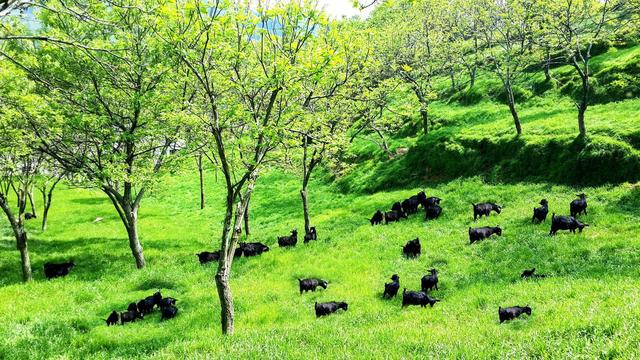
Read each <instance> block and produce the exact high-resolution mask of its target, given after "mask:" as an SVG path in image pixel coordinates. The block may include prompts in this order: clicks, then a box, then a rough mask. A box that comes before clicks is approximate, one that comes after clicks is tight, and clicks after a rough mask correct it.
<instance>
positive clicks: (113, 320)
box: [104, 310, 120, 326]
mask: <svg viewBox="0 0 640 360" xmlns="http://www.w3.org/2000/svg"><path fill="white" fill-rule="evenodd" d="M104 321H106V322H107V326H111V325H116V324H118V321H120V315H118V312H117V311H115V310H114V311H112V312H111V315H109V317H108V318H106V319H105V320H104Z"/></svg>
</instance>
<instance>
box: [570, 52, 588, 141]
mask: <svg viewBox="0 0 640 360" xmlns="http://www.w3.org/2000/svg"><path fill="white" fill-rule="evenodd" d="M589 58H590V56H589V54H587V55H586V56H585V57H583V60H582V66H580V64H579V63H578V59H576V57H575V56H574V57H573V59H572V60H573V64H572V65H573V67H574V68H575V69H576V71H577V72H578V74H579V75H580V79H581V80H582V91H581V94H580V99H579V100H578V101H576V107H577V108H578V130H579V132H580V136H581V137H585V136H586V135H587V127H586V125H585V122H584V115H585V113H586V112H587V108H588V107H589V92H590V91H591V85H590V83H589V76H590V74H589Z"/></svg>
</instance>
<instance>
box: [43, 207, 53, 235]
mask: <svg viewBox="0 0 640 360" xmlns="http://www.w3.org/2000/svg"><path fill="white" fill-rule="evenodd" d="M49 201H51V200H49ZM50 206H51V202H49V203H46V204H45V205H44V208H43V209H42V227H41V230H42V232H45V231H47V220H48V218H49V207H50Z"/></svg>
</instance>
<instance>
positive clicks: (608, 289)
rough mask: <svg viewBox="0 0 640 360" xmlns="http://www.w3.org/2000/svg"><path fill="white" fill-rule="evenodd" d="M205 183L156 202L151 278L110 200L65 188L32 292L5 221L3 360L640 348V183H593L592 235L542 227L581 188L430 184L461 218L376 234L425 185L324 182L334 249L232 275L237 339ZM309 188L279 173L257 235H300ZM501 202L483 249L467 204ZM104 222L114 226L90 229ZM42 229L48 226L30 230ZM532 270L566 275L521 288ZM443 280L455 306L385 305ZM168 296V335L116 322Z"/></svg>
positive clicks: (146, 222)
mask: <svg viewBox="0 0 640 360" xmlns="http://www.w3.org/2000/svg"><path fill="white" fill-rule="evenodd" d="M196 181H197V180H196V178H195V176H181V177H167V178H165V179H164V180H163V181H162V183H161V186H160V188H159V190H158V191H157V192H156V193H154V194H153V197H152V198H149V199H147V200H146V201H145V202H144V203H143V207H142V210H141V212H142V214H141V220H140V225H141V237H142V241H143V245H144V246H145V254H146V256H147V260H148V264H149V266H148V268H146V269H144V270H141V271H138V270H135V269H134V266H133V260H132V258H131V256H130V253H129V251H128V247H127V244H126V240H125V238H126V236H125V233H124V231H123V230H122V228H121V226H120V224H119V220H118V219H117V218H116V215H115V213H114V212H113V211H112V209H111V206H110V205H109V203H108V201H107V200H106V199H105V198H104V196H101V195H100V194H99V193H96V192H91V191H84V190H83V191H80V190H61V191H60V192H58V193H57V198H56V199H55V204H54V208H53V210H52V215H51V224H50V225H51V226H50V231H49V232H47V233H46V234H38V232H37V230H35V229H32V230H33V231H32V242H31V252H32V259H33V265H34V268H35V269H37V270H36V274H35V278H36V280H35V281H34V282H32V283H30V284H27V285H23V284H20V283H19V263H18V261H19V256H18V253H17V251H16V250H15V246H14V242H13V240H12V239H11V237H10V236H9V230H8V228H7V226H6V224H5V222H4V221H3V222H0V226H1V228H0V229H1V231H2V232H1V234H2V236H3V237H2V238H1V241H0V271H1V274H2V276H1V277H0V314H2V316H0V358H6V359H22V358H51V357H53V358H87V357H91V358H109V359H113V358H142V357H147V356H151V357H153V358H176V357H178V358H181V357H200V358H202V357H211V358H221V357H228V356H230V355H228V354H230V353H234V354H236V355H235V356H234V357H242V358H256V357H292V358H302V357H305V358H308V357H312V358H325V357H328V358H345V357H353V358H374V357H377V358H380V357H386V358H399V357H410V358H412V357H415V358H425V357H428V356H434V357H435V356H437V357H445V356H464V357H467V358H476V357H503V358H507V357H508V358H513V357H523V356H534V357H576V356H578V355H581V356H584V357H589V358H592V357H600V356H601V357H611V356H622V357H629V358H630V357H634V356H637V355H638V354H637V349H638V348H639V346H640V344H639V341H638V339H640V328H639V327H638V318H639V316H640V302H639V300H638V299H640V291H639V290H638V289H639V286H640V280H638V275H639V273H640V270H638V268H637V264H638V263H639V261H640V253H639V252H638V251H637V249H638V248H639V247H640V238H638V236H637V233H638V221H639V220H640V211H638V209H639V207H640V188H638V186H637V185H635V186H633V185H620V186H615V187H613V186H611V187H598V188H585V189H580V190H584V191H585V192H586V193H588V194H589V195H590V199H589V200H590V208H589V211H590V212H589V215H588V216H585V217H584V220H585V221H586V222H588V223H590V224H591V227H590V228H588V229H587V230H586V231H585V232H584V233H583V234H581V235H575V236H574V235H570V234H561V235H559V236H557V237H555V238H551V237H549V236H547V232H548V229H549V224H548V223H547V224H545V225H542V226H534V225H530V224H529V222H528V220H529V216H530V213H531V208H532V207H533V206H534V205H535V203H536V202H537V201H538V200H539V199H540V198H541V197H546V198H548V199H549V200H550V203H551V209H552V211H556V212H559V213H566V212H567V211H568V202H569V201H570V200H571V199H572V198H573V195H574V194H575V192H576V191H577V189H573V188H568V187H565V186H552V185H542V184H520V183H516V184H508V185H490V184H486V183H483V182H482V181H481V180H479V179H477V178H471V179H466V180H464V181H461V180H456V181H451V182H448V183H443V184H441V185H438V186H436V187H434V188H430V189H428V192H429V194H435V195H438V196H440V197H442V198H443V199H444V203H443V205H444V208H445V212H444V214H443V218H441V219H440V220H438V221H435V222H430V223H426V222H424V221H423V220H422V218H421V216H419V215H416V216H415V217H413V218H411V219H410V220H409V221H406V222H404V223H402V224H394V225H389V226H380V227H371V226H370V225H369V224H368V222H367V220H366V218H367V217H369V216H370V214H371V213H372V212H373V210H375V209H376V208H387V207H388V206H390V204H391V203H392V202H393V201H395V200H399V199H403V198H405V197H407V196H409V195H411V194H413V193H415V192H417V191H418V190H419V189H418V188H414V189H405V190H402V191H389V192H380V193H377V194H374V195H371V196H362V195H360V196H358V195H341V194H338V193H337V192H335V191H334V190H335V189H333V188H331V187H327V186H324V185H322V184H317V183H316V184H314V190H312V193H311V203H312V204H313V207H312V211H313V213H312V219H313V222H314V223H315V224H316V225H317V226H318V229H319V234H320V240H319V241H318V242H315V243H312V244H309V245H306V246H305V245H300V246H298V247H297V248H295V249H290V250H283V249H279V248H277V246H274V247H272V251H270V252H269V253H266V254H265V255H263V256H261V257H259V258H253V259H249V260H247V259H241V260H239V261H237V262H236V263H235V264H234V277H233V283H232V286H233V289H234V292H235V295H236V306H237V316H238V318H237V335H236V336H234V337H232V338H224V337H222V336H221V335H220V331H219V328H218V326H219V325H218V323H219V313H218V311H219V310H218V306H217V300H216V295H215V288H214V286H213V283H212V275H213V272H214V267H209V266H205V267H202V266H200V265H198V264H197V261H196V260H197V259H196V257H195V256H194V253H196V252H199V251H201V250H205V249H209V248H211V247H212V244H213V243H216V242H217V241H216V239H217V235H218V232H219V229H220V224H219V220H220V219H221V215H222V212H221V210H222V209H221V207H220V206H221V203H222V198H221V192H220V187H219V186H215V185H213V184H212V183H213V179H212V176H209V181H210V182H209V184H210V185H209V189H210V196H209V204H210V205H209V207H208V208H207V209H206V210H205V211H202V212H201V211H198V210H196V207H197V201H198V200H197V182H196ZM297 188H298V181H297V179H295V178H292V177H291V176H289V175H285V174H270V175H268V176H265V177H263V178H262V179H261V181H260V183H259V186H258V187H257V192H256V197H255V203H254V208H253V216H254V222H253V229H254V232H255V235H254V236H255V237H254V240H256V241H263V242H266V243H267V244H269V245H273V243H275V237H276V235H278V234H285V233H287V232H288V231H289V230H290V229H291V228H292V227H295V226H297V227H298V228H300V227H301V214H300V203H299V198H298V194H297ZM491 199H492V200H496V201H499V202H501V203H502V204H504V207H505V208H504V211H503V213H502V214H501V215H499V216H498V217H495V216H494V217H491V218H490V219H487V220H484V219H483V220H482V221H479V222H478V225H495V224H497V223H499V224H501V226H503V228H504V231H505V232H504V236H503V237H502V238H499V239H492V240H488V241H485V242H483V243H479V244H475V245H473V246H469V245H467V238H466V230H467V227H469V226H473V225H472V221H471V211H470V205H469V203H470V202H472V201H475V202H477V201H481V200H491ZM98 216H103V217H105V221H104V222H103V223H100V224H92V223H91V221H92V220H93V219H94V218H95V217H98ZM30 225H33V226H35V224H30ZM416 236H419V237H420V239H421V240H422V243H423V249H424V250H423V256H422V257H420V258H419V259H417V260H406V259H403V258H402V257H401V256H400V246H401V245H402V244H404V243H405V242H406V241H407V240H409V239H411V238H414V237H416ZM69 258H73V259H74V260H75V261H76V263H77V264H78V266H77V268H76V269H75V270H74V271H73V273H72V274H71V275H70V276H68V277H67V278H64V279H57V280H53V281H45V280H43V275H42V271H41V270H40V269H41V268H42V264H43V263H44V262H45V261H57V260H66V259H69ZM531 266H536V267H537V268H538V269H539V270H540V271H541V272H544V273H550V274H554V275H555V276H553V277H552V278H549V279H545V280H540V281H520V279H519V273H520V272H521V271H522V270H523V269H524V268H528V267H531ZM431 267H436V268H438V269H439V270H440V271H441V286H440V287H441V289H440V290H439V291H436V292H435V295H436V296H437V297H438V298H441V299H443V301H442V302H441V303H439V304H437V305H436V306H435V307H434V308H427V309H421V308H407V309H404V310H402V309H401V308H400V299H399V298H396V299H393V300H391V301H383V300H381V299H380V295H381V291H382V285H383V283H384V281H385V280H387V279H388V278H389V277H390V276H391V274H393V273H398V274H399V275H400V279H401V285H402V286H403V287H405V286H406V287H408V288H410V289H416V288H418V287H419V283H420V277H421V276H422V275H423V274H424V273H425V271H426V269H428V268H431ZM307 276H318V277H322V278H325V279H328V280H329V282H330V285H329V288H328V289H327V290H326V291H319V292H317V293H315V294H306V295H303V296H300V295H299V294H298V293H297V281H296V278H300V277H307ZM157 288H161V289H162V291H163V293H164V294H165V295H170V296H174V297H176V298H178V299H179V302H178V305H179V307H180V311H181V313H180V315H179V317H178V318H176V319H174V320H171V321H167V322H164V323H160V322H159V315H158V314H155V315H153V316H151V317H150V318H148V319H146V320H145V321H143V322H138V323H135V324H132V325H127V326H124V327H121V326H118V327H110V328H108V327H106V326H105V325H104V322H103V321H101V320H100V319H101V318H105V317H106V316H107V315H108V313H109V312H110V311H111V310H112V309H123V308H125V307H126V305H127V303H128V302H129V301H132V300H137V299H139V298H142V297H143V296H146V295H149V294H150V293H152V292H153V291H154V290H155V289H157ZM329 300H344V301H348V302H349V305H350V307H349V311H348V312H346V313H341V314H338V315H334V316H330V317H327V318H324V319H319V320H316V319H315V316H314V314H313V303H314V301H329ZM516 304H520V305H525V304H529V305H531V306H532V307H533V315H532V316H531V317H530V318H523V319H520V320H517V321H514V322H512V323H509V324H503V325H499V324H498V321H497V307H498V306H499V305H502V306H511V305H516Z"/></svg>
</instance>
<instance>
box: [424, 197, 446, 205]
mask: <svg viewBox="0 0 640 360" xmlns="http://www.w3.org/2000/svg"><path fill="white" fill-rule="evenodd" d="M440 201H442V199H440V198H439V197H435V196H431V197H429V198H427V199H425V201H424V205H423V206H434V205H440Z"/></svg>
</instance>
